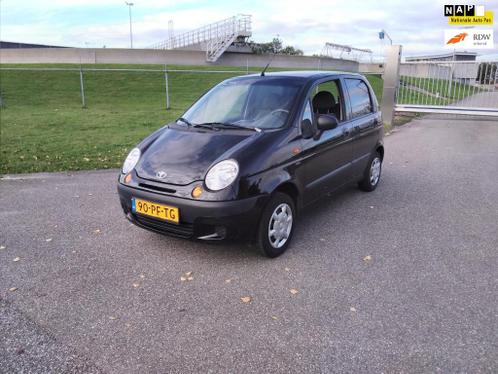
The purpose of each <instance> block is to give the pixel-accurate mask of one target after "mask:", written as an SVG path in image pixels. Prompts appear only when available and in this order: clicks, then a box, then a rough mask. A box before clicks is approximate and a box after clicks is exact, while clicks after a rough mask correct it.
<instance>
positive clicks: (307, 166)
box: [118, 72, 384, 257]
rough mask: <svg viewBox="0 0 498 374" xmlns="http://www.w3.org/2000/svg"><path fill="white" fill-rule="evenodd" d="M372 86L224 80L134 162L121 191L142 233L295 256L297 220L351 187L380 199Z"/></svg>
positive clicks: (313, 77) (149, 141)
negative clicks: (235, 241)
mask: <svg viewBox="0 0 498 374" xmlns="http://www.w3.org/2000/svg"><path fill="white" fill-rule="evenodd" d="M383 134H384V130H383V125H382V119H381V114H380V111H379V106H378V103H377V100H376V98H375V95H374V92H373V90H372V88H371V87H370V85H369V83H368V81H367V80H366V79H365V78H364V77H363V76H361V75H359V74H353V73H342V72H280V73H269V74H266V75H265V74H264V73H262V74H260V75H246V76H243V77H236V78H232V79H228V80H225V81H223V82H221V83H220V84H218V85H216V86H215V87H213V88H212V89H211V90H209V91H208V92H207V93H205V94H204V95H203V96H202V97H201V98H200V99H199V100H198V101H197V102H196V103H195V104H193V105H192V106H191V107H190V108H189V109H188V110H187V111H186V112H185V114H184V115H183V116H182V117H180V118H178V119H177V120H176V121H175V122H173V123H170V124H168V125H166V126H164V127H162V128H160V129H159V130H157V131H156V132H154V133H152V134H151V135H150V136H148V137H147V138H146V139H144V140H143V141H142V142H141V143H140V144H138V145H137V147H136V148H134V149H133V150H132V151H131V152H130V154H129V155H128V157H127V158H126V160H125V162H124V165H123V169H122V173H121V175H120V177H119V183H118V191H119V197H120V200H121V206H122V207H123V210H124V213H125V214H126V217H127V218H128V219H129V220H130V221H131V222H133V223H134V224H136V225H137V226H140V227H143V228H145V229H149V230H153V231H156V232H159V233H164V234H169V235H173V236H177V237H182V238H196V239H201V240H222V239H225V238H246V239H249V238H253V239H254V238H255V239H256V241H257V243H258V245H259V247H260V248H261V250H262V252H263V253H264V254H265V255H266V256H269V257H276V256H278V255H280V254H282V253H283V252H284V251H285V250H286V249H287V247H288V245H289V242H290V240H291V237H292V233H293V231H294V226H295V222H296V217H297V214H298V212H299V211H300V210H301V209H302V208H303V207H304V206H306V205H308V204H310V203H312V202H313V201H315V200H317V199H319V198H321V197H323V196H324V195H325V194H327V193H330V192H331V191H333V190H335V189H337V188H339V187H341V186H343V185H345V184H346V183H350V182H358V185H359V187H360V188H361V189H362V190H364V191H373V190H374V189H375V188H376V187H377V185H378V183H379V179H380V174H381V167H382V160H383V157H384V147H383V142H382V139H383Z"/></svg>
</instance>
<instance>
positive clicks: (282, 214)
mask: <svg viewBox="0 0 498 374" xmlns="http://www.w3.org/2000/svg"><path fill="white" fill-rule="evenodd" d="M295 212H296V208H295V204H294V201H293V200H292V198H291V197H290V196H289V195H287V194H285V193H282V192H277V193H275V194H274V195H273V196H272V198H271V200H270V201H269V202H268V204H267V205H266V207H265V209H264V211H263V215H262V217H261V221H260V223H259V231H258V246H259V248H260V250H261V252H262V253H263V254H264V255H265V256H267V257H270V258H274V257H277V256H280V255H281V254H282V253H284V252H285V250H286V249H287V247H288V246H289V243H290V240H291V238H292V233H293V232H294V223H295V222H294V221H295V217H296V213H295Z"/></svg>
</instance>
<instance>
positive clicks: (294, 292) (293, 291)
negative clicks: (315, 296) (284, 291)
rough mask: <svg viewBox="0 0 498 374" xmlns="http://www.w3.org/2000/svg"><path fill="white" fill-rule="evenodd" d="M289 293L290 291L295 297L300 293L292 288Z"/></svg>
mask: <svg viewBox="0 0 498 374" xmlns="http://www.w3.org/2000/svg"><path fill="white" fill-rule="evenodd" d="M289 291H290V293H291V294H293V295H295V294H297V293H299V291H298V290H296V289H295V288H291V289H290V290H289Z"/></svg>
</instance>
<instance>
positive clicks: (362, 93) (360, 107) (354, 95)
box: [345, 78, 373, 118]
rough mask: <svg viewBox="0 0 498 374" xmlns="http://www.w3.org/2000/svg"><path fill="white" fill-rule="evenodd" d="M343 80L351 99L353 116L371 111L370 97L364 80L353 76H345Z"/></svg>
mask: <svg viewBox="0 0 498 374" xmlns="http://www.w3.org/2000/svg"><path fill="white" fill-rule="evenodd" d="M345 81H346V87H347V89H348V92H349V97H350V99H351V112H352V115H353V118H354V117H359V116H363V115H365V114H368V113H371V112H372V110H373V107H372V99H371V97H370V92H369V90H368V87H367V85H366V84H365V82H363V81H362V80H361V79H354V78H346V79H345Z"/></svg>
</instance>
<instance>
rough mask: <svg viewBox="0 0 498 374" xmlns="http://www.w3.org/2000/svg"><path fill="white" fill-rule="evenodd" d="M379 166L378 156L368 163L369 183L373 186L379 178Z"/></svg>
mask: <svg viewBox="0 0 498 374" xmlns="http://www.w3.org/2000/svg"><path fill="white" fill-rule="evenodd" d="M380 167H381V162H380V159H379V158H378V157H375V158H374V159H373V161H372V164H371V165H370V184H371V185H372V186H375V185H376V184H377V183H378V182H379V178H380Z"/></svg>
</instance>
